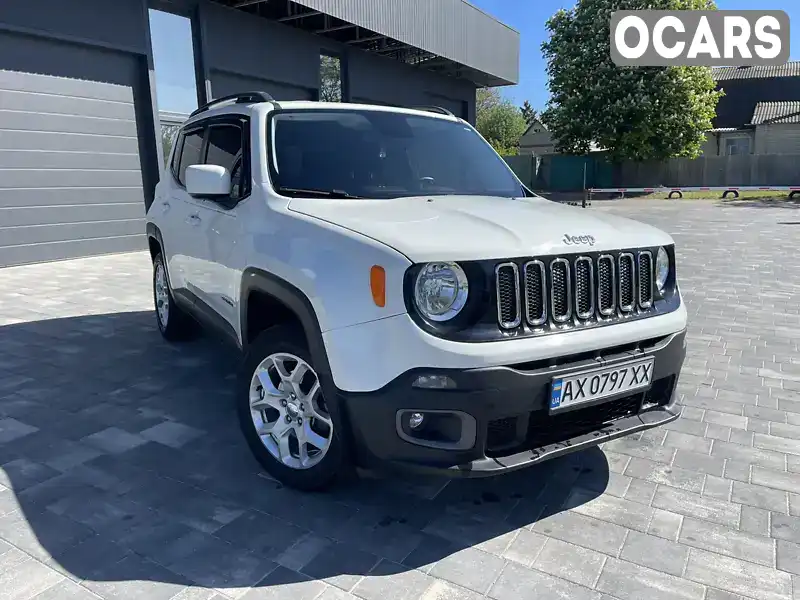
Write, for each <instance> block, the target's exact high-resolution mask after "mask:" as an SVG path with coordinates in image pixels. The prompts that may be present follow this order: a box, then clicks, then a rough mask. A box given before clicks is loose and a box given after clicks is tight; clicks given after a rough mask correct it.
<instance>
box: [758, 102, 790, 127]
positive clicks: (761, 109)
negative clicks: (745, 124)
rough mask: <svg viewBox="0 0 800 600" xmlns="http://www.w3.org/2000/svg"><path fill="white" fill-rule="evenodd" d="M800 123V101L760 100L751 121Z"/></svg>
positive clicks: (759, 123)
mask: <svg viewBox="0 0 800 600" xmlns="http://www.w3.org/2000/svg"><path fill="white" fill-rule="evenodd" d="M768 122H769V123H800V101H798V100H791V101H789V102H759V103H758V104H756V109H755V111H754V112H753V118H752V119H751V123H752V124H753V125H762V124H764V123H768Z"/></svg>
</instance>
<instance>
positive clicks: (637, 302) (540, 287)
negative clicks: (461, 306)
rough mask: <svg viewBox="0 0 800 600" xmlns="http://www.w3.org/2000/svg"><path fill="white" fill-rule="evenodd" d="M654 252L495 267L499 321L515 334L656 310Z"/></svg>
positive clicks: (577, 257)
mask: <svg viewBox="0 0 800 600" xmlns="http://www.w3.org/2000/svg"><path fill="white" fill-rule="evenodd" d="M653 271H654V269H653V255H652V253H651V252H650V251H649V250H640V251H631V252H619V253H607V254H601V255H600V256H596V257H594V256H579V255H576V256H563V257H555V258H548V259H547V260H529V261H526V262H522V263H520V266H518V265H517V263H516V262H506V263H502V264H500V265H498V266H497V268H496V269H495V275H496V288H497V290H496V291H497V320H498V323H499V324H500V327H501V328H503V329H505V330H509V329H515V328H517V327H521V326H522V325H523V323H524V324H525V325H527V326H528V327H533V328H540V327H543V326H546V325H547V324H548V323H549V324H551V325H566V324H568V323H575V322H578V323H586V322H589V321H592V320H603V321H604V322H605V321H607V320H608V319H612V318H614V317H622V316H625V315H630V314H632V313H642V312H646V311H648V310H650V309H652V308H653V304H654V288H655V285H654V282H653Z"/></svg>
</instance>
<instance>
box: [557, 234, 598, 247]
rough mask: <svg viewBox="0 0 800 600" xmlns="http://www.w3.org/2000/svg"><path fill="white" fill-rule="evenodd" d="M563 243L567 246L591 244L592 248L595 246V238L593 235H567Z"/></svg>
mask: <svg viewBox="0 0 800 600" xmlns="http://www.w3.org/2000/svg"><path fill="white" fill-rule="evenodd" d="M563 242H564V243H565V244H566V245H567V246H574V245H576V244H589V245H590V246H594V236H591V235H569V234H568V233H565V234H564V239H563Z"/></svg>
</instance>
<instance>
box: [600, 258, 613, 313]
mask: <svg viewBox="0 0 800 600" xmlns="http://www.w3.org/2000/svg"><path fill="white" fill-rule="evenodd" d="M615 279H616V277H615V270H614V257H613V256H611V255H610V254H603V255H602V256H600V257H599V258H598V259H597V310H598V311H599V312H600V314H601V315H602V316H604V317H609V316H611V315H613V314H614V311H615V310H616V308H617V306H616V305H617V293H616V286H615V285H614V280H615Z"/></svg>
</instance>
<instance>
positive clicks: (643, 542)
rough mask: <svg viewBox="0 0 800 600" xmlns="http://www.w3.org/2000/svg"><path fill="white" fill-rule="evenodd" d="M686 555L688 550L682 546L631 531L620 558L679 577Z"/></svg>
mask: <svg viewBox="0 0 800 600" xmlns="http://www.w3.org/2000/svg"><path fill="white" fill-rule="evenodd" d="M688 555H689V549H688V548H687V547H686V546H684V545H681V544H677V543H675V542H672V541H669V540H666V539H663V538H661V537H656V536H654V535H646V534H643V533H639V532H638V531H631V532H630V533H629V534H628V538H627V539H626V540H625V545H624V546H623V547H622V554H620V558H621V559H623V560H627V561H629V562H632V563H635V564H637V565H640V566H642V567H648V568H650V569H655V570H656V571H662V572H664V573H669V574H670V575H675V576H676V577H680V576H681V574H682V573H683V567H684V565H685V564H686V558H687V557H688Z"/></svg>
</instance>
